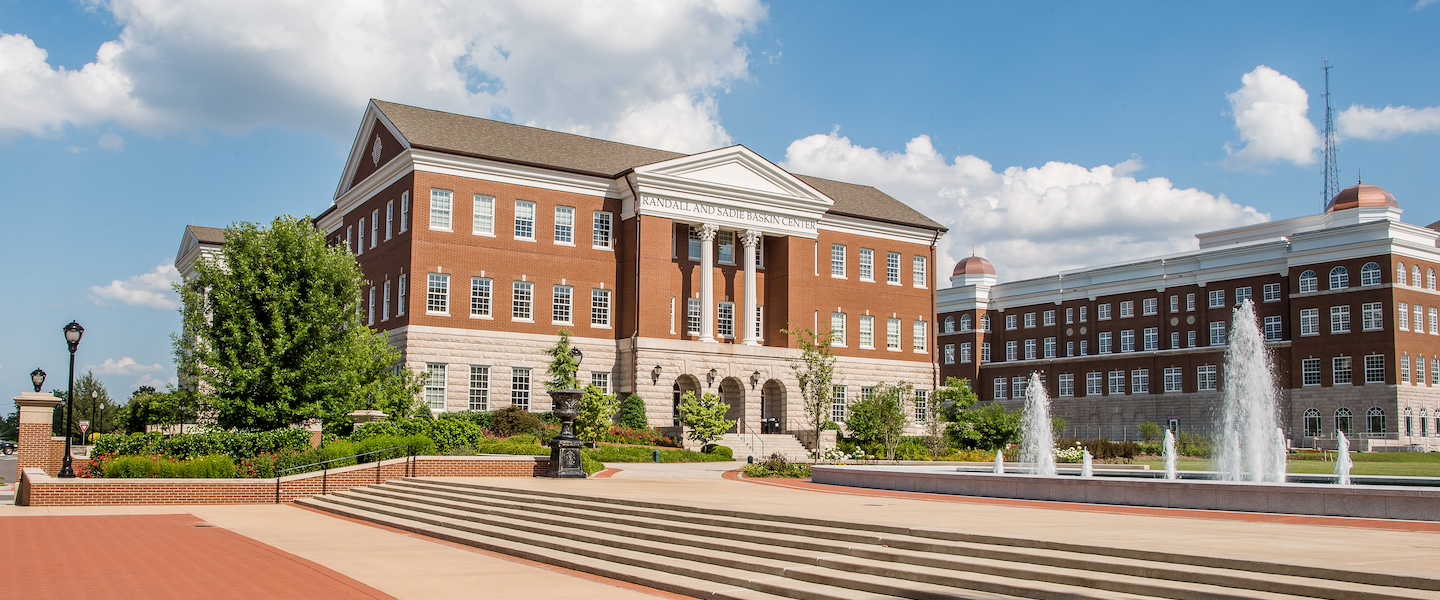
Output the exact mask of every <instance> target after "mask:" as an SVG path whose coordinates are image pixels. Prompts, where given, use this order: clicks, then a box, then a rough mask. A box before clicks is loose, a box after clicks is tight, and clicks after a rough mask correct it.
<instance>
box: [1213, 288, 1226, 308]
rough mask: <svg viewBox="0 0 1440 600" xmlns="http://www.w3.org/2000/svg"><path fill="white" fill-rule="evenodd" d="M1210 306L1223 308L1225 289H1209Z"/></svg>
mask: <svg viewBox="0 0 1440 600" xmlns="http://www.w3.org/2000/svg"><path fill="white" fill-rule="evenodd" d="M1210 308H1225V290H1210Z"/></svg>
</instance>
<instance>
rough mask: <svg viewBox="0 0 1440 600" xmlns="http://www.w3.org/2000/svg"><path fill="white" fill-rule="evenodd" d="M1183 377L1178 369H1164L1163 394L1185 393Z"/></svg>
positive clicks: (1181, 371)
mask: <svg viewBox="0 0 1440 600" xmlns="http://www.w3.org/2000/svg"><path fill="white" fill-rule="evenodd" d="M1184 378H1185V375H1184V371H1183V370H1182V369H1181V368H1180V367H1165V393H1167V394H1178V393H1180V392H1183V391H1185V389H1184V385H1185V380H1184Z"/></svg>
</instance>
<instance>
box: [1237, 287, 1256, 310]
mask: <svg viewBox="0 0 1440 600" xmlns="http://www.w3.org/2000/svg"><path fill="white" fill-rule="evenodd" d="M1251 298H1252V296H1251V294H1250V286H1248V285H1247V286H1245V287H1238V288H1235V306H1240V304H1241V303H1242V302H1244V301H1246V300H1251ZM1251 301H1252V302H1253V301H1254V300H1251Z"/></svg>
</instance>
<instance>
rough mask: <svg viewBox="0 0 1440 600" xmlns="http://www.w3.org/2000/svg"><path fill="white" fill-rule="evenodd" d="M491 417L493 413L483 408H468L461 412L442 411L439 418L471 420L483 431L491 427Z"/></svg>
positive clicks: (442, 419)
mask: <svg viewBox="0 0 1440 600" xmlns="http://www.w3.org/2000/svg"><path fill="white" fill-rule="evenodd" d="M490 417H491V413H489V412H486V411H483V410H466V411H461V412H446V413H440V418H439V420H441V421H444V420H446V419H459V420H462V421H469V422H471V423H474V424H475V425H477V426H479V427H480V429H481V430H482V431H488V430H489V429H490Z"/></svg>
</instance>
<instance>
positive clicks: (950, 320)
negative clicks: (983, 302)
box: [945, 317, 955, 333]
mask: <svg viewBox="0 0 1440 600" xmlns="http://www.w3.org/2000/svg"><path fill="white" fill-rule="evenodd" d="M945 333H955V317H945Z"/></svg>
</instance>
